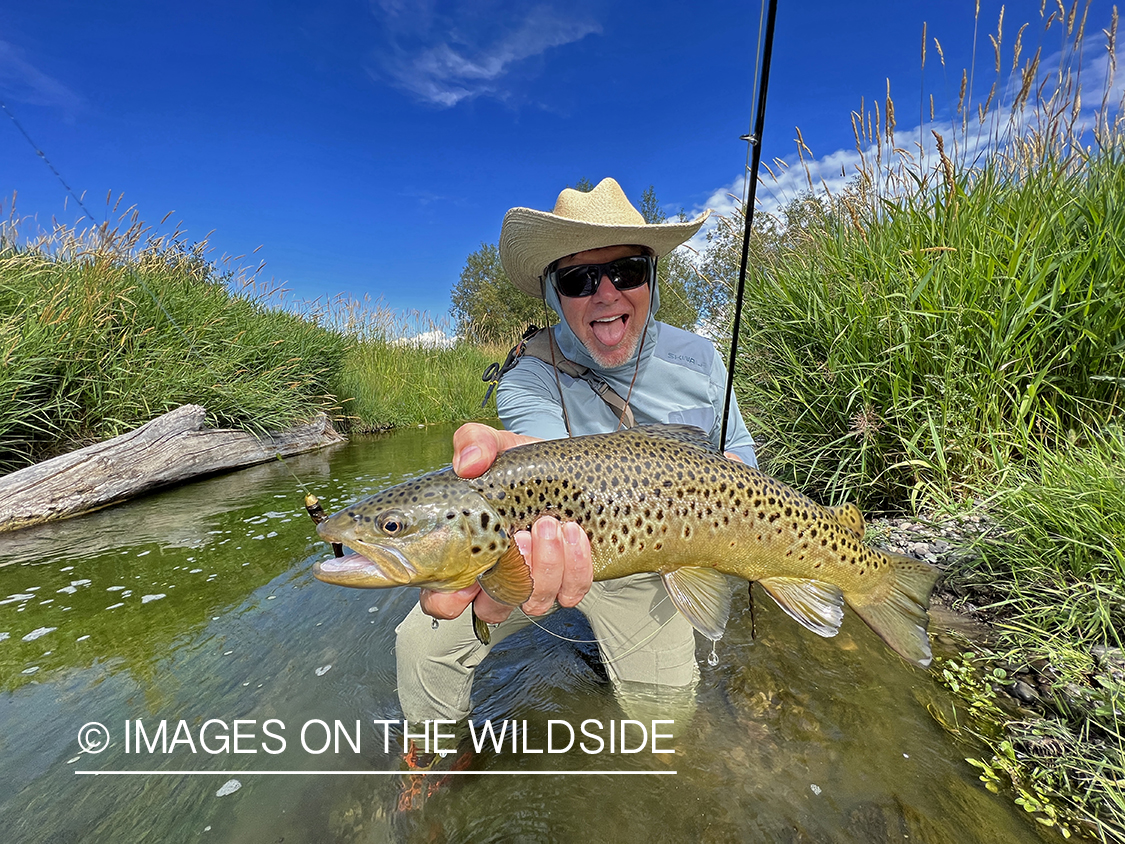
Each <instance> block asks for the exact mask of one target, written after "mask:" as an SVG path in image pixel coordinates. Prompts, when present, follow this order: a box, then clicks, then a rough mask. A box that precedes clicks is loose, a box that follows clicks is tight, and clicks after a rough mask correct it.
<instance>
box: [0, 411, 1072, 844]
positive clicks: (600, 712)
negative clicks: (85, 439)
mask: <svg viewBox="0 0 1125 844" xmlns="http://www.w3.org/2000/svg"><path fill="white" fill-rule="evenodd" d="M451 432H452V428H449V427H431V428H428V429H425V430H415V429H411V430H404V431H400V432H396V433H394V434H392V435H387V436H382V437H378V438H373V439H369V440H363V441H359V442H354V443H350V444H348V445H345V446H340V447H338V448H336V449H333V450H331V451H327V452H324V453H320V454H314V455H305V456H302V457H299V458H293V459H290V460H289V461H288V462H287V465H283V464H281V463H280V462H278V463H272V464H267V465H263V466H258V467H254V468H251V469H247V470H244V471H240V472H237V473H233V474H229V475H224V476H221V477H216V478H213V479H210V480H206V481H202V482H199V483H196V484H191V485H188V486H185V487H181V488H178V489H174V490H170V491H167V492H163V493H159V494H156V495H152V496H148V497H146V498H144V499H141V500H138V501H136V502H133V503H129V504H125V505H122V506H119V507H114V508H110V509H107V510H104V511H101V512H99V513H95V514H92V515H89V516H85V517H82V518H79V519H73V520H70V521H67V522H62V523H59V524H57V525H52V526H45V527H41V528H37V529H31V530H27V531H23V532H19V533H16V534H10V535H4V536H0V760H2V764H0V829H2V830H4V832H3V833H2V838H3V840H4V841H8V842H74V841H128V842H145V841H152V842H177V841H190V842H195V841H202V842H207V841H214V842H271V843H272V842H281V841H284V842H287V844H303V842H322V841H337V842H380V841H426V842H440V841H466V842H467V841H473V842H477V841H512V840H515V841H525V840H526V841H552V842H553V841H557V842H571V841H575V842H588V841H591V840H602V839H605V838H610V837H612V838H613V839H614V840H617V841H622V842H634V841H635V842H645V843H646V844H650V843H651V842H656V841H685V842H687V841H691V842H696V841H705V842H730V841H753V842H759V841H761V842H775V841H776V842H884V841H887V842H890V841H922V842H927V844H939V843H940V842H950V843H951V844H966V842H988V844H1002V842H1027V841H1040V840H1042V841H1054V840H1055V835H1054V833H1053V832H1052V831H1050V830H1047V829H1045V828H1043V827H1041V826H1040V825H1038V824H1036V823H1034V821H1033V820H1032V819H1031V818H1029V817H1027V816H1026V815H1025V814H1024V813H1023V812H1022V811H1021V810H1020V809H1019V808H1018V807H1016V806H1014V805H1013V803H1012V801H1011V798H1010V797H1009V796H1004V795H999V796H998V795H993V794H991V793H989V792H988V791H986V790H985V789H984V788H983V787H982V785H981V784H980V782H979V781H978V780H977V772H976V771H975V769H974V768H973V767H972V766H970V765H969V764H968V763H967V762H966V761H965V758H966V757H968V756H974V755H977V754H978V753H979V752H980V749H979V748H977V747H975V746H973V745H972V744H970V743H968V742H967V740H965V739H963V738H955V737H953V736H951V735H950V734H949V733H948V732H947V731H945V730H944V729H942V728H941V727H940V726H939V725H938V723H937V722H936V721H935V718H934V717H933V716H932V715H931V711H935V712H941V713H943V717H944V718H946V719H947V720H949V719H953V718H955V717H956V715H955V707H954V702H953V700H952V699H951V697H950V695H949V694H948V693H947V692H946V691H945V690H944V689H943V687H942V686H941V685H940V684H938V683H937V682H936V680H935V679H934V678H933V677H932V676H931V674H930V672H929V671H926V670H923V669H919V668H916V667H913V666H911V665H908V664H906V663H904V662H903V661H902V660H901V659H899V658H898V657H897V656H895V655H894V654H893V653H892V652H891V651H889V650H888V649H887V648H886V647H885V646H884V645H883V644H882V643H881V642H880V641H879V640H878V639H876V638H875V637H874V635H872V634H870V633H869V632H868V631H867V629H866V628H865V627H864V626H863V625H862V623H861V622H859V621H858V620H857V619H855V618H854V616H851V615H850V613H849V617H848V618H847V619H846V620H845V623H844V628H843V630H842V631H841V634H840V635H839V636H837V637H836V638H835V639H830V640H824V639H820V638H818V637H816V636H814V635H812V634H810V633H808V632H807V631H805V630H803V629H802V628H800V627H799V626H798V625H797V624H796V623H794V622H793V621H791V620H790V619H789V618H788V617H787V616H785V615H784V614H783V613H782V612H781V611H780V610H778V609H777V608H776V607H774V606H773V605H772V603H771V602H770V601H769V600H768V599H764V598H761V597H759V599H758V600H757V601H756V604H757V607H756V611H757V612H756V615H757V618H756V628H757V638H756V639H753V640H752V639H751V625H750V614H749V611H748V601H747V598H746V592H745V590H739V593H738V596H737V597H736V605H735V610H734V612H733V614H732V618H731V622H730V624H729V626H728V628H727V634H726V636H725V637H724V638H723V639H722V640H721V641H720V642H719V644H718V647H717V650H716V655H717V658H718V660H717V664H715V665H714V666H711V665H709V664H708V656H709V654H710V651H711V648H710V644H709V643H708V645H706V646H704V645H703V644H702V643H700V646H699V650H698V657H699V663H700V668H701V675H702V678H701V682H700V685H699V689H698V693H697V700H696V702H695V705H694V707H693V708H691V711H690V712H689V713H688V714H685V713H684V712H683V711H680V710H674V708H673V707H672V705H671V703H669V702H662V701H659V700H654V701H652V702H651V707H650V709H651V712H652V716H651V717H652V719H656V720H659V721H662V720H675V721H676V723H675V725H672V726H669V725H661V724H658V725H656V726H655V727H654V726H653V725H652V723H651V721H650V720H648V719H639V720H641V721H643V727H644V729H645V730H646V731H647V733H646V734H647V740H646V739H645V736H643V735H642V732H641V731H642V726H639V725H637V724H628V723H625V724H624V727H622V723H623V721H625V719H629V718H630V717H634V716H635V711H632V714H631V715H627V714H625V713H624V712H623V711H622V710H621V708H620V706H619V704H618V702H617V700H616V699H615V697H614V695H613V693H612V690H611V688H610V686H609V684H608V683H607V681H606V679H605V673H604V668H603V667H602V666H601V665H600V664H599V662H598V656H597V649H596V647H595V646H594V645H592V644H590V643H588V642H585V641H582V642H579V643H572V642H567V641H563V640H561V639H559V638H557V636H566V637H567V638H569V639H577V640H588V639H589V638H591V636H590V632H589V628H588V626H587V625H586V624H585V622H584V620H583V618H582V616H581V615H580V614H578V613H577V612H575V611H565V612H559V613H556V614H554V615H552V616H550V617H549V618H548V619H546V620H545V621H544V622H543V627H544V628H546V629H545V630H544V629H535V628H533V629H531V630H530V631H529V632H528V633H526V634H520V635H518V636H514V637H512V638H510V639H509V640H507V641H505V642H504V643H503V644H502V646H500V647H499V648H498V649H497V651H496V652H495V653H494V654H493V655H492V656H491V657H490V658H489V660H488V661H487V662H486V663H485V664H484V666H482V669H481V671H480V672H479V673H478V677H477V682H476V687H475V689H474V701H475V707H476V708H475V709H474V712H473V716H472V720H473V721H474V723H475V724H476V725H477V726H478V727H480V726H481V725H483V723H484V722H485V721H486V720H489V721H491V723H492V724H493V726H494V727H495V728H496V729H497V730H499V729H500V728H502V727H503V726H504V725H505V724H507V725H508V726H511V724H512V723H515V724H517V725H518V727H519V729H520V734H519V740H518V741H517V743H516V744H515V745H513V744H512V742H511V741H510V739H508V740H506V742H505V744H504V745H503V746H502V747H501V749H500V750H499V751H497V750H496V749H495V748H494V747H491V746H490V747H488V748H486V749H484V750H482V751H481V752H479V753H477V754H476V755H475V756H474V758H473V760H472V762H471V764H470V766H469V768H468V771H469V773H468V774H467V775H459V776H456V777H453V778H451V779H450V780H449V782H448V783H447V785H446V786H445V787H443V788H442V789H441V790H439V791H438V792H437V793H436V794H435V795H434V796H433V797H431V798H430V799H429V800H428V801H427V802H426V804H425V806H424V807H423V808H422V809H420V810H418V811H414V812H410V813H406V814H402V813H398V812H396V802H397V796H398V793H399V789H400V785H401V781H402V777H401V776H400V775H398V774H397V773H387V772H396V771H398V770H399V769H400V766H401V755H402V754H401V738H399V735H398V733H397V732H393V731H392V732H390V733H389V734H385V732H384V729H383V727H381V726H377V725H376V723H375V722H376V721H383V720H396V719H400V718H401V713H400V711H399V709H398V703H397V698H396V695H395V660H394V643H395V639H394V628H395V626H396V625H397V624H398V622H399V621H400V620H401V619H402V617H403V616H404V615H405V614H406V613H407V611H408V610H409V609H410V608H411V607H412V606H413V604H414V602H415V600H416V590H413V589H394V590H375V591H365V590H352V589H343V588H340V587H334V586H328V585H326V584H323V583H320V582H318V581H316V580H314V579H313V577H312V575H311V573H310V570H311V567H312V564H313V562H315V561H316V560H318V559H322V558H324V557H327V556H328V555H329V554H330V551H329V550H328V549H327V547H326V546H325V545H323V544H322V543H319V542H317V541H316V540H315V533H314V531H313V526H312V523H311V521H310V520H309V518H308V516H307V514H306V513H305V512H304V507H303V492H302V490H301V489H300V486H299V485H298V483H297V481H296V480H295V478H294V475H296V476H297V477H299V478H300V479H301V481H303V482H304V484H306V485H307V486H308V488H309V489H311V490H312V491H313V492H315V493H316V494H317V495H318V496H319V497H320V498H321V499H322V501H323V502H324V505H325V508H326V510H328V511H329V512H332V511H333V510H335V509H338V508H339V507H341V506H343V505H345V504H348V503H350V502H352V501H354V500H355V499H357V498H359V497H362V496H364V495H367V494H370V493H371V492H374V491H376V490H378V489H380V488H382V487H384V486H387V485H389V484H391V483H394V482H397V481H398V480H400V479H402V478H403V477H406V476H411V475H416V474H420V473H422V472H425V471H428V470H430V469H433V468H436V467H438V466H440V465H442V464H443V463H446V462H448V460H449V457H450V453H451V446H450V436H451ZM556 634H557V635H556ZM662 707H663V708H662ZM552 721H553V722H555V723H553V724H552V723H551V722H552ZM236 722H238V723H236ZM337 722H339V726H337ZM560 722H562V723H560ZM584 722H591V723H588V724H587V732H588V733H593V734H595V735H597V736H599V739H594V738H590V737H589V736H585V737H584V736H583V735H582V733H581V727H582V725H583V723H584ZM592 722H600V726H594V725H593V723H592ZM138 723H139V725H140V727H139V729H138ZM564 723H565V724H566V725H567V726H563V724H564ZM162 724H163V730H164V732H163V733H161V725H162ZM98 725H100V726H98ZM568 727H569V729H572V730H574V731H575V732H576V733H577V740H576V741H575V742H574V743H573V744H572V745H571V746H570V748H569V749H568V750H566V752H561V753H548V752H535V751H537V750H538V751H546V750H548V749H550V750H559V749H562V748H565V747H566V745H567V738H568V734H567V729H568ZM102 728H104V731H103V729H102ZM611 728H612V729H613V730H615V732H614V749H613V752H610V748H609V744H610V730H611ZM525 729H526V732H524V730H525ZM621 729H625V749H626V750H627V751H629V752H622V746H621V740H620V738H621V737H620V730H621ZM654 731H655V732H658V733H660V736H659V737H657V738H653V737H652V735H651V733H652V732H654ZM107 734H108V740H107V739H106V735H107ZM333 734H335V735H333ZM387 735H389V741H390V746H389V748H388V746H387V744H386V740H387ZM599 740H600V742H601V744H602V746H601V748H600V750H599V749H598V742H599ZM583 741H584V744H585V748H586V749H583V748H582V743H583ZM83 743H85V746H86V747H87V748H89V750H88V752H84V751H83V749H82V748H83ZM396 743H397V744H398V747H397V748H396V746H395V745H396ZM357 745H358V750H356V749H355V747H356V746H357ZM642 746H643V747H642ZM638 748H641V749H638ZM654 750H655V751H658V752H654ZM588 751H594V752H588ZM597 772H616V773H597ZM95 773H97V775H96V776H95V775H94V774H95ZM1060 840H1061V839H1060Z"/></svg>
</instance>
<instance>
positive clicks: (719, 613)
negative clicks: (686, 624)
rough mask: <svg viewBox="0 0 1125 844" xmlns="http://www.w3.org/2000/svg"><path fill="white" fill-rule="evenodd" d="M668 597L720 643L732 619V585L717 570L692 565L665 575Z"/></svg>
mask: <svg viewBox="0 0 1125 844" xmlns="http://www.w3.org/2000/svg"><path fill="white" fill-rule="evenodd" d="M662 577H663V578H664V586H665V588H666V589H667V590H668V596H669V597H670V598H671V599H672V603H673V604H675V605H676V609H678V610H679V611H680V612H682V613H683V614H684V616H685V617H686V618H687V620H688V621H690V622H691V626H692V627H694V628H695V629H696V630H698V631H699V632H700V633H702V634H703V635H704V636H706V637H707V638H708V639H710V640H711V641H712V642H717V641H718V640H719V639H721V638H723V630H725V629H726V626H727V619H729V618H730V595H731V588H730V582H729V581H728V580H727V577H726V575H724V574H722V573H721V572H717V571H715V570H714V569H705V568H702V567H700V566H689V567H687V568H682V569H676V570H675V571H670V572H667V573H666V574H664V575H662Z"/></svg>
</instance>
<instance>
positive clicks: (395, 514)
mask: <svg viewBox="0 0 1125 844" xmlns="http://www.w3.org/2000/svg"><path fill="white" fill-rule="evenodd" d="M377 523H378V525H379V530H381V531H383V533H385V534H386V535H387V536H400V535H401V534H402V533H403V532H405V530H406V528H407V521H406V514H405V513H403V512H402V511H401V510H388V511H387V512H385V513H381V514H380V515H379V518H378V521H377Z"/></svg>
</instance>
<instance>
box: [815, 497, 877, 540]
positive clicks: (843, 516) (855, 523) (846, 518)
mask: <svg viewBox="0 0 1125 844" xmlns="http://www.w3.org/2000/svg"><path fill="white" fill-rule="evenodd" d="M824 509H825V510H827V511H828V515H829V516H831V517H832V518H833V519H834V520H835V521H836V522H838V523H839V524H840V525H842V526H843V527H844V528H846V529H847V530H850V531H851V532H852V533H854V534H855V535H856V536H857V537H859V538H860V539H863V535H864V534H865V533H867V523H866V522H864V521H863V513H861V512H859V508H858V507H856V506H855V505H854V504H850V503H849V504H841V505H840V506H839V507H825V508H824Z"/></svg>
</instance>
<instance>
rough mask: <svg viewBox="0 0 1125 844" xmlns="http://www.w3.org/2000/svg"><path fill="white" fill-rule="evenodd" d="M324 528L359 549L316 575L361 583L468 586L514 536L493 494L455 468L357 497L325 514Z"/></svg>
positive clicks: (320, 529) (325, 535)
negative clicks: (492, 502)
mask: <svg viewBox="0 0 1125 844" xmlns="http://www.w3.org/2000/svg"><path fill="white" fill-rule="evenodd" d="M317 533H319V534H320V536H321V538H322V539H324V540H325V541H326V542H330V543H339V544H341V545H345V546H347V547H348V548H350V549H351V550H352V551H353V552H354V553H352V554H347V555H345V556H343V557H339V558H336V559H332V560H325V561H323V562H319V563H317V564H315V565H314V566H313V575H314V576H315V577H316V578H317V579H319V580H323V581H324V582H325V583H332V584H336V585H338V586H353V587H357V588H360V589H378V588H382V587H388V586H421V587H425V588H427V589H435V590H438V591H441V592H453V591H456V590H457V589H464V588H465V587H467V586H470V585H472V584H473V583H474V582H475V581H476V579H477V578H478V577H479V576H480V575H481V574H483V573H484V572H486V571H488V570H489V569H490V568H492V567H493V566H494V565H495V564H496V561H497V560H498V559H499V558H500V557H501V555H503V554H504V552H505V551H506V550H507V549H508V547H509V545H510V544H511V540H510V538H509V536H508V534H507V532H506V531H505V530H504V527H503V525H502V523H501V521H500V517H499V516H498V515H497V514H496V511H495V510H494V509H493V508H492V506H491V505H490V504H489V503H488V501H487V500H486V499H485V498H484V497H483V496H482V495H481V494H480V493H478V492H477V491H476V490H474V489H472V488H471V487H469V486H467V485H466V484H464V483H463V482H462V481H460V480H459V479H458V478H457V476H456V475H454V474H453V473H452V471H450V470H446V471H445V472H436V473H434V474H432V475H426V476H424V477H422V478H418V479H416V480H413V481H408V482H406V483H404V484H399V485H398V486H395V487H391V488H390V489H387V490H384V491H382V492H379V493H376V494H375V495H372V496H370V497H369V498H365V499H363V500H362V501H357V502H356V503H355V504H352V505H351V506H350V507H345V508H344V509H343V510H340V511H339V512H338V513H335V514H333V515H332V516H330V517H329V518H327V519H325V520H324V521H323V522H321V523H320V524H319V525H318V526H317Z"/></svg>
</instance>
